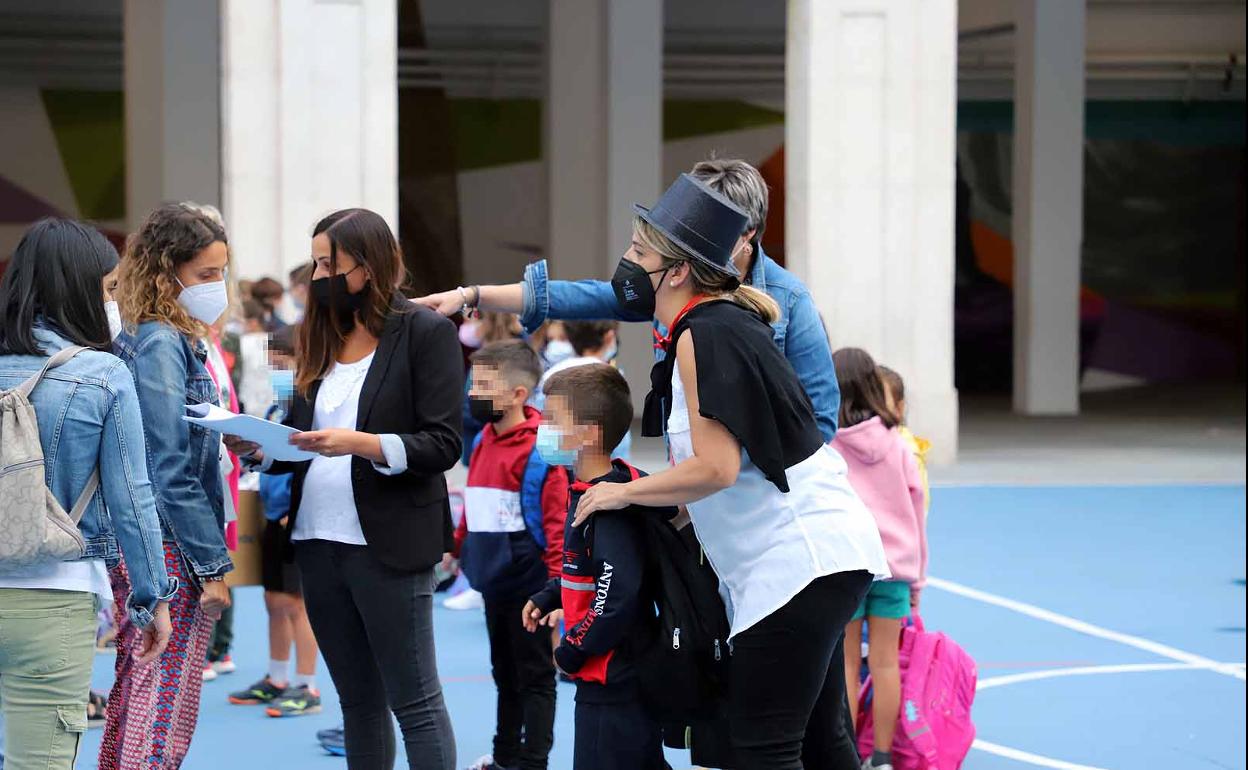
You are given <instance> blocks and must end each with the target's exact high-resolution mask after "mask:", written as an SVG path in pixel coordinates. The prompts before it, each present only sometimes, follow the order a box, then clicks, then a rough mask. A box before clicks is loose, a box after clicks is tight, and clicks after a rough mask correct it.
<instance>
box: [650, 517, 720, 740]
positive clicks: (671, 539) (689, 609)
mask: <svg viewBox="0 0 1248 770" xmlns="http://www.w3.org/2000/svg"><path fill="white" fill-rule="evenodd" d="M645 528H646V553H647V562H648V563H647V565H646V569H647V579H648V580H649V582H650V584H651V585H650V592H651V594H652V596H653V597H654V601H655V605H656V607H657V609H658V619H657V625H658V630H657V633H656V635H655V637H654V638H653V640H652V642H651V643H650V645H649V646H648V648H647V649H646V650H645V652H644V653H643V654H642V656H641V659H640V661H639V672H640V683H641V694H642V698H643V701H644V703H645V704H646V707H647V709H648V710H649V712H650V713H651V715H652V716H653V717H654V718H655V719H656V720H657V721H659V722H660V723H663V724H679V725H687V724H690V723H693V722H697V721H701V720H705V719H713V718H715V717H717V716H718V715H719V714H720V713H722V710H723V706H724V703H725V702H726V701H727V697H728V665H729V661H728V659H729V655H730V653H729V650H728V629H729V626H728V615H727V612H726V611H725V610H724V603H723V600H722V599H720V597H719V580H718V578H716V576H715V572H714V570H712V569H711V565H710V563H709V562H707V561H706V559H705V557H704V555H703V553H702V548H701V546H700V545H699V544H698V541H697V539H696V538H695V537H694V534H693V527H692V526H686V527H685V528H684V529H683V530H681V531H678V530H676V529H675V528H674V527H672V526H671V525H670V524H668V523H667V522H666V521H664V520H662V518H661V517H657V516H647V517H645Z"/></svg>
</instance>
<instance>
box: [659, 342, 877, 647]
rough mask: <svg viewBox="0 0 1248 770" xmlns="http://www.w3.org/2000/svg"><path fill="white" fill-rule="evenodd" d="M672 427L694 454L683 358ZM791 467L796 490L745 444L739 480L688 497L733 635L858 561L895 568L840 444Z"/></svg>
mask: <svg viewBox="0 0 1248 770" xmlns="http://www.w3.org/2000/svg"><path fill="white" fill-rule="evenodd" d="M667 435H668V445H669V447H670V449H671V455H672V462H673V463H680V462H683V461H684V460H687V459H688V458H690V457H692V456H693V436H692V432H691V429H690V425H689V405H688V403H687V402H686V401H685V388H684V384H683V383H682V382H681V379H680V367H678V366H674V367H672V412H671V415H670V416H669V417H668V421H667ZM785 473H786V475H787V476H788V479H789V490H790V491H789V492H788V494H785V493H784V492H781V491H780V490H779V489H778V488H777V487H776V485H775V484H772V483H771V482H770V481H768V480H767V478H766V477H765V476H764V475H763V472H762V471H760V470H759V469H758V468H757V467H756V466H755V465H754V463H752V462H751V461H750V457H749V455H748V453H747V452H746V451H745V449H744V448H742V449H741V471H740V473H739V474H738V475H737V482H736V483H735V484H733V485H732V486H731V487H729V488H727V489H724V490H720V491H719V492H716V493H715V494H713V495H711V496H710V497H707V498H704V499H702V500H699V501H698V502H696V503H690V504H689V506H688V508H689V517H690V519H691V520H692V522H693V528H694V532H696V533H697V536H698V542H699V543H701V544H702V548H703V550H704V551H706V555H707V558H708V559H710V562H711V566H712V567H713V568H714V569H715V574H716V575H718V576H719V592H720V595H721V596H722V597H723V600H724V605H725V606H726V607H727V610H728V622H729V624H730V626H731V631H730V634H729V639H730V640H731V639H732V638H733V637H735V636H736V635H737V634H739V633H741V632H742V631H744V630H746V629H748V628H750V627H751V626H753V625H754V624H755V623H757V622H759V621H760V620H762V619H763V618H766V617H767V616H768V615H770V614H771V613H773V612H775V611H776V610H778V609H780V608H781V607H783V606H784V605H786V604H788V603H789V600H791V599H792V598H793V597H794V596H796V595H797V594H798V593H800V592H801V590H802V589H803V588H805V587H806V586H808V585H810V583H812V582H813V581H814V580H815V579H817V578H820V577H823V576H825V575H831V574H834V573H837V572H851V571H854V570H867V571H868V572H870V573H872V574H873V575H875V576H876V577H888V575H889V572H888V560H887V558H886V557H885V555H884V545H883V544H882V543H881V542H880V533H879V530H878V528H877V527H876V524H875V519H874V518H873V517H872V516H871V513H870V512H869V511H868V510H867V509H866V507H865V506H863V504H862V501H861V500H859V499H858V495H857V494H855V493H854V490H853V488H852V487H851V486H850V485H849V477H848V475H847V472H846V468H845V461H844V460H843V459H842V458H841V456H840V455H839V454H837V452H836V450H834V449H832V448H831V447H829V446H827V445H826V444H825V445H823V446H821V447H820V448H819V449H818V450H816V451H815V453H814V454H812V455H811V456H810V457H808V458H806V459H805V460H803V461H802V462H800V463H798V464H796V465H794V466H792V467H790V468H788V469H786V471H785Z"/></svg>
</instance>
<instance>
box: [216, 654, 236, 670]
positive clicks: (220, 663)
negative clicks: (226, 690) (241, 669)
mask: <svg viewBox="0 0 1248 770" xmlns="http://www.w3.org/2000/svg"><path fill="white" fill-rule="evenodd" d="M212 670H213V671H216V672H217V673H218V674H233V673H234V672H235V671H237V670H238V666H236V665H234V659H233V658H231V657H230V656H229V655H226V656H225V657H224V658H222V659H221V660H214V661H213V662H212Z"/></svg>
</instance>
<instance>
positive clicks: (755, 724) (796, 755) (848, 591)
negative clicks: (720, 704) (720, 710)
mask: <svg viewBox="0 0 1248 770" xmlns="http://www.w3.org/2000/svg"><path fill="white" fill-rule="evenodd" d="M870 585H871V574H870V573H868V572H866V571H862V570H859V571H856V572H840V573H837V574H834V575H827V576H825V577H821V578H819V579H818V580H815V581H814V582H812V583H811V584H810V585H808V586H806V588H804V589H802V591H801V592H800V593H798V595H797V596H794V597H793V598H792V599H791V600H790V601H789V603H788V604H786V605H784V606H783V607H781V608H780V609H778V610H776V611H775V612H773V613H772V614H770V615H768V616H767V617H766V618H764V619H763V620H761V621H759V622H758V623H757V624H755V625H753V626H751V627H750V628H748V629H746V630H745V631H743V632H741V633H740V634H738V635H737V636H736V638H734V639H733V644H732V684H731V695H730V699H729V701H730V702H729V719H730V722H731V725H732V747H733V753H734V754H735V757H736V760H737V765H736V770H764V769H765V770H858V768H859V767H861V760H860V759H859V758H858V752H857V750H856V749H855V747H854V744H853V741H852V736H847V735H845V731H844V729H838V727H840V726H841V725H843V724H844V719H845V716H844V709H845V704H846V698H845V660H844V656H843V655H837V653H838V652H839V651H840V650H841V644H838V640H839V639H840V637H842V636H843V632H844V630H845V625H846V624H847V623H848V622H849V619H850V616H851V615H853V614H854V611H855V610H856V609H858V605H859V604H861V603H862V599H863V596H865V595H866V592H867V588H868V587H869V586H870Z"/></svg>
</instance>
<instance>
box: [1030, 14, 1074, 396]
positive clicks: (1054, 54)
mask: <svg viewBox="0 0 1248 770" xmlns="http://www.w3.org/2000/svg"><path fill="white" fill-rule="evenodd" d="M1016 16H1017V19H1016V24H1017V30H1016V32H1015V59H1014V178H1013V187H1014V195H1013V197H1014V214H1013V238H1014V409H1015V411H1017V412H1019V413H1021V414H1029V415H1042V414H1050V415H1051V414H1077V413H1078V411H1079V279H1080V274H1079V268H1080V254H1079V252H1080V248H1081V246H1082V244H1083V101H1084V98H1083V93H1084V28H1085V22H1086V18H1087V7H1086V0H1018V3H1017V14H1016Z"/></svg>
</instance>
